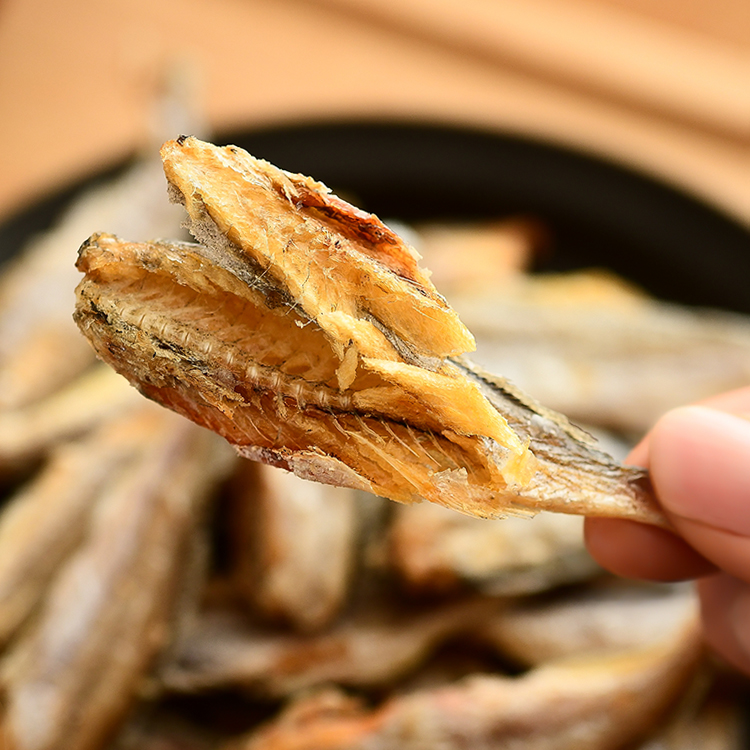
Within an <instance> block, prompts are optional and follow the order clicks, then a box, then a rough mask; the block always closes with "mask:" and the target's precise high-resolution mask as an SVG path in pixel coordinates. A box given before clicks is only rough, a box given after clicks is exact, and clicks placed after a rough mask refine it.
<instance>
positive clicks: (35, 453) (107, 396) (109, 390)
mask: <svg viewBox="0 0 750 750" xmlns="http://www.w3.org/2000/svg"><path fill="white" fill-rule="evenodd" d="M137 403H138V399H137V398H134V397H133V389H132V388H129V387H128V383H127V381H126V380H125V379H124V378H122V377H120V376H118V375H117V374H116V373H113V372H112V370H111V369H110V368H108V367H103V366H101V365H96V366H94V367H92V368H90V369H89V370H88V371H86V372H85V373H84V374H82V375H80V376H79V377H78V378H76V379H75V380H73V381H71V382H70V383H68V384H67V385H66V386H65V387H63V388H61V389H60V390H58V391H56V392H55V393H53V394H51V395H49V396H47V397H46V398H43V399H40V400H39V401H36V402H34V403H31V404H28V405H27V406H25V407H22V408H19V409H14V410H12V411H6V412H0V474H4V473H13V472H14V471H16V470H18V469H22V468H24V467H25V466H27V465H28V464H30V463H33V462H34V461H37V460H39V459H40V458H42V457H43V456H44V455H45V454H46V453H48V452H49V451H50V450H52V449H53V448H54V447H55V446H56V445H57V444H59V443H60V442H61V441H64V440H70V439H73V438H75V437H77V436H78V435H81V434H83V433H85V432H87V431H88V430H91V429H93V428H96V427H97V426H98V425H100V424H102V423H103V422H106V420H107V419H109V418H115V417H116V416H117V415H118V414H120V413H122V412H124V411H126V410H127V409H129V408H131V407H134V406H136V405H137Z"/></svg>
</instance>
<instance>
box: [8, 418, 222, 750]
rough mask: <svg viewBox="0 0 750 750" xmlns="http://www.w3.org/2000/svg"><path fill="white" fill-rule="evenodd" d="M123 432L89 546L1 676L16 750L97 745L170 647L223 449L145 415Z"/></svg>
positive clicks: (181, 425) (78, 749)
mask: <svg viewBox="0 0 750 750" xmlns="http://www.w3.org/2000/svg"><path fill="white" fill-rule="evenodd" d="M144 406H146V405H144ZM129 429H132V430H133V431H134V432H135V433H136V434H137V436H138V437H139V438H140V451H139V453H138V454H137V455H136V456H135V457H134V458H133V460H131V461H130V462H128V463H127V464H125V465H124V466H122V467H121V470H120V471H117V472H114V473H113V474H112V475H111V476H110V480H109V482H108V483H107V486H106V487H105V488H104V489H103V492H102V495H101V497H100V499H99V501H98V503H97V508H96V512H95V515H94V516H93V518H92V522H91V527H90V531H89V534H88V536H87V538H86V539H85V540H84V542H83V543H82V545H81V546H80V547H79V548H78V549H77V551H76V552H75V553H74V554H73V555H72V556H71V557H70V558H69V560H68V561H67V562H66V564H65V565H64V567H63V568H62V569H61V570H60V572H59V574H58V575H57V577H56V578H55V580H54V582H53V583H52V586H51V589H50V592H49V594H48V596H47V597H46V600H45V603H44V607H43V608H42V609H41V611H40V613H39V616H38V618H37V619H36V620H35V622H34V623H33V624H32V626H31V627H30V628H28V629H26V630H25V631H24V635H23V638H21V639H20V640H19V642H18V644H17V645H16V646H15V647H14V649H13V650H12V652H11V653H10V655H9V657H8V659H7V662H6V664H5V667H4V669H3V675H2V677H3V687H4V691H5V700H4V706H5V717H4V718H5V724H6V727H7V731H8V733H9V736H10V737H11V745H12V747H13V748H14V749H15V750H53V748H54V749H57V748H60V747H65V748H68V749H69V750H94V749H95V748H99V747H101V744H102V742H103V741H104V740H105V738H106V737H107V736H108V735H109V734H110V733H111V732H112V731H113V730H114V729H115V728H116V727H117V725H118V723H119V721H120V720H121V719H122V718H123V716H124V714H125V712H126V710H127V709H128V707H129V705H130V703H131V702H132V700H133V697H134V694H135V692H136V690H137V688H138V685H139V681H140V680H141V679H142V678H143V676H144V673H145V672H146V670H147V669H148V668H149V667H150V666H151V664H152V662H153V661H154V658H155V657H156V655H157V654H158V653H159V651H160V650H161V649H163V648H164V646H165V644H166V642H167V641H168V639H169V636H170V632H169V625H170V622H171V618H172V616H173V611H174V607H175V604H176V602H177V601H179V599H180V592H181V589H182V586H183V585H184V581H182V575H183V570H184V568H185V563H186V557H187V556H188V554H189V552H190V549H191V540H192V537H193V533H194V529H195V527H196V525H197V524H198V523H199V520H200V507H201V505H202V503H203V502H204V500H205V498H206V495H207V493H208V491H209V490H210V489H211V487H212V486H213V484H214V482H215V481H216V479H217V472H218V473H220V472H223V471H224V470H225V467H226V462H225V461H223V460H222V459H221V455H222V451H221V450H220V449H221V448H223V444H221V443H218V444H217V442H216V438H215V437H214V436H213V435H211V434H210V433H209V432H207V431H205V430H200V429H198V428H196V427H195V426H194V425H192V424H190V423H189V422H187V421H185V420H181V419H179V418H178V417H175V416H174V415H171V414H169V413H168V412H166V411H164V410H161V409H158V408H156V407H153V406H151V407H150V408H149V409H143V410H142V411H141V412H140V413H139V414H138V417H137V419H136V421H135V422H133V423H131V424H130V426H129Z"/></svg>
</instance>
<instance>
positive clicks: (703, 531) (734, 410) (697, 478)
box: [585, 388, 750, 674]
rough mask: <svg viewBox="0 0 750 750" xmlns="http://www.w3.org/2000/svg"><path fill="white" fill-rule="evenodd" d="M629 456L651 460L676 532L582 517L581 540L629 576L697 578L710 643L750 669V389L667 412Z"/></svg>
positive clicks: (601, 560)
mask: <svg viewBox="0 0 750 750" xmlns="http://www.w3.org/2000/svg"><path fill="white" fill-rule="evenodd" d="M628 463H631V464H636V465H640V466H647V467H648V468H649V470H650V473H651V479H652V482H653V485H654V490H655V492H656V495H657V498H658V499H659V502H660V503H661V504H662V506H663V508H664V510H665V513H666V515H667V517H668V518H669V520H670V521H671V522H672V524H673V525H674V529H675V532H676V533H675V534H672V533H670V532H668V531H665V530H663V529H659V528H655V527H650V526H646V525H644V524H639V523H635V522H632V521H623V520H617V519H606V518H587V519H586V527H585V528H586V544H587V546H588V548H589V551H590V552H591V554H592V555H593V557H594V558H595V559H596V560H597V561H598V562H599V563H600V564H601V565H602V566H603V567H605V568H606V569H608V570H610V571H612V572H613V573H616V574H618V575H622V576H625V577H627V578H640V579H648V580H659V581H675V580H684V579H688V578H699V579H700V580H699V581H698V584H697V588H698V593H699V595H700V600H701V613H702V617H703V624H704V631H705V636H706V640H707V642H708V643H709V645H710V646H711V647H712V648H714V649H715V650H716V651H717V652H718V653H719V654H721V655H722V656H723V657H724V658H725V659H727V660H728V661H729V662H730V663H731V664H733V665H734V666H736V667H737V668H739V669H741V670H742V671H744V672H746V673H748V674H750V388H743V389H741V390H738V391H732V392H730V393H726V394H724V395H722V396H718V397H716V398H713V399H710V400H708V401H705V402H703V403H702V404H701V405H698V406H688V407H682V408H679V409H675V410H673V411H671V412H668V413H667V414H666V415H664V416H663V417H662V418H661V419H660V420H659V421H658V422H657V424H656V425H655V426H654V428H653V430H652V431H651V432H650V433H649V434H648V435H647V437H646V438H645V439H644V440H643V441H642V442H641V443H639V445H638V446H636V448H634V449H633V451H632V452H631V454H630V456H629V457H628Z"/></svg>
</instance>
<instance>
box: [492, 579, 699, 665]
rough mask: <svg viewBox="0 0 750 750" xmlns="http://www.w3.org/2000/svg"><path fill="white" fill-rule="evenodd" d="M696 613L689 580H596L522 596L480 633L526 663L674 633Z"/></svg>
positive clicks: (650, 640) (657, 639)
mask: <svg viewBox="0 0 750 750" xmlns="http://www.w3.org/2000/svg"><path fill="white" fill-rule="evenodd" d="M697 616H698V603H697V599H696V596H695V594H694V592H693V589H692V588H691V587H690V586H687V585H684V584H683V585H666V584H664V585H661V586H657V585H652V586H647V585H635V584H630V585H626V584H624V583H619V584H611V583H610V584H609V585H603V584H599V585H592V586H588V587H582V588H579V589H577V590H575V591H565V592H561V593H557V594H555V595H553V596H549V595H547V596H541V597H532V598H524V599H518V600H516V601H514V602H510V603H508V604H507V605H506V606H505V607H503V608H502V609H501V610H499V611H498V613H497V614H496V615H495V616H494V617H493V618H491V620H489V621H488V622H486V623H485V624H484V625H483V626H482V627H481V628H480V629H479V631H478V635H479V637H480V638H482V639H484V640H486V641H488V642H490V643H492V644H493V645H494V646H495V648H497V649H498V651H500V652H501V653H502V654H504V655H506V656H509V657H511V658H512V659H513V660H514V661H516V662H517V663H520V664H522V665H524V666H537V665H540V664H543V663H544V662H547V661H550V660H552V659H559V658H561V657H563V656H571V655H576V654H585V653H594V652H596V651H601V650H603V649H609V650H612V649H621V650H626V649H634V648H641V647H645V646H649V645H650V644H653V643H659V642H661V641H664V640H667V639H669V638H674V637H675V634H679V633H680V632H681V631H682V630H684V628H685V626H686V623H690V622H694V621H695V620H696V619H697Z"/></svg>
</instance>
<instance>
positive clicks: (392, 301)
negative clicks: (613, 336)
mask: <svg viewBox="0 0 750 750" xmlns="http://www.w3.org/2000/svg"><path fill="white" fill-rule="evenodd" d="M162 158H163V161H164V167H165V172H166V175H167V179H168V181H169V182H170V185H171V190H172V193H173V197H174V198H175V199H176V200H178V201H180V202H183V203H184V205H185V207H186V209H187V211H188V214H189V217H190V229H191V232H192V233H193V235H194V236H195V237H196V238H197V239H198V240H199V241H200V242H201V243H202V244H201V245H191V244H185V243H166V242H149V243H131V242H124V241H122V240H119V239H118V238H116V237H114V236H111V235H105V234H99V235H94V236H93V237H91V238H90V239H89V240H88V241H86V242H85V243H84V245H83V247H82V248H81V251H80V255H79V261H78V268H79V269H80V270H81V271H82V272H83V273H84V274H85V278H84V280H83V281H82V283H81V284H80V285H79V287H78V292H77V295H78V299H77V309H76V314H75V317H76V321H77V322H78V325H79V326H80V328H81V330H82V331H83V332H84V333H85V335H86V336H87V337H88V338H89V340H90V341H91V342H92V343H93V345H94V347H95V349H96V350H97V353H98V354H99V356H100V357H101V358H102V359H104V360H105V361H106V362H108V363H109V364H111V365H112V366H113V367H114V368H115V369H116V370H118V371H119V372H121V373H123V374H124V375H126V376H127V377H128V378H129V379H130V381H131V382H132V383H133V384H134V385H136V386H137V387H138V388H139V389H140V390H141V391H142V392H143V393H144V394H145V395H146V396H148V397H149V398H152V399H154V400H155V401H158V402H160V403H162V404H164V405H165V406H168V407H170V408H172V409H174V410H176V411H178V412H180V413H182V414H184V415H186V416H188V417H189V418H191V419H193V420H194V421H196V422H198V423H200V424H202V425H205V426H207V427H210V428H211V429H213V430H214V431H216V432H218V433H220V434H221V435H223V436H224V437H225V438H227V439H228V440H229V441H230V442H231V443H232V444H234V445H235V446H236V447H237V448H238V450H239V451H240V452H241V453H242V454H243V455H245V456H248V457H250V458H254V459H258V460H261V461H264V462H266V463H272V464H275V465H278V466H282V467H284V468H287V469H290V470H292V471H294V472H295V473H296V474H298V475H300V476H302V477H304V478H309V479H314V480H316V481H320V482H325V483H329V484H339V485H343V486H350V487H354V488H357V489H364V490H367V491H370V492H373V493H375V494H378V495H382V496H385V497H389V498H391V499H394V500H399V501H402V502H406V503H411V502H416V501H420V500H422V499H427V500H431V501H433V502H437V503H440V504H442V505H446V506H448V507H451V508H454V509H456V510H460V511H462V512H464V513H469V514H471V515H476V516H480V517H488V518H496V517H502V516H505V515H513V514H516V515H524V514H531V513H534V512H535V511H537V510H541V509H548V510H555V511H564V512H569V513H579V514H588V515H601V516H621V517H628V518H635V519H639V520H642V521H646V522H650V523H656V524H659V523H664V521H663V517H662V516H661V514H660V512H659V511H658V509H657V508H656V506H655V504H654V501H653V498H652V496H651V494H650V491H649V489H648V482H647V479H646V476H645V473H644V472H643V471H641V470H638V469H632V468H623V467H622V466H620V465H618V464H617V463H616V462H614V461H613V460H612V459H611V458H610V457H609V456H607V455H606V454H603V453H601V452H599V451H597V450H595V449H594V448H593V447H592V444H591V443H592V441H591V440H589V439H588V437H587V436H586V435H585V433H583V432H582V431H581V430H579V429H577V428H575V427H574V426H573V425H571V424H570V423H569V422H568V421H567V419H565V418H564V417H562V416H561V415H558V414H555V413H553V412H551V411H549V410H547V409H545V408H543V407H541V406H540V405H538V404H537V403H536V402H534V401H533V400H531V399H529V398H527V397H526V396H524V395H522V394H521V393H520V392H518V391H517V390H516V389H515V388H513V387H512V386H511V385H510V384H508V383H507V382H506V381H504V380H503V379H501V378H495V377H492V376H490V375H487V374H485V373H483V372H482V371H480V370H479V369H478V368H476V367H474V366H473V365H471V363H469V362H468V361H465V360H463V359H461V355H462V354H463V353H465V352H467V351H469V350H471V349H472V348H473V346H474V340H473V338H472V336H471V334H470V333H469V332H468V330H467V329H466V328H465V327H464V326H463V324H462V323H461V322H460V320H459V319H458V317H457V315H456V313H455V312H454V311H453V310H452V309H451V308H450V307H449V306H448V304H447V303H446V302H445V300H444V299H443V298H442V297H441V296H440V295H439V294H438V293H437V292H436V290H435V288H434V287H433V286H432V284H431V283H430V281H429V279H428V278H427V276H426V274H425V272H423V271H422V270H421V269H420V268H419V266H418V264H417V260H416V257H415V254H414V253H413V251H412V250H411V249H410V248H409V247H408V246H407V245H406V244H405V243H404V242H403V241H402V240H401V239H400V238H399V237H398V236H397V235H396V234H394V233H393V232H392V231H391V230H389V229H388V228H387V227H386V226H385V225H383V224H382V223H381V222H380V221H379V220H378V219H377V218H376V217H375V216H373V215H370V214H366V213H364V212H362V211H360V210H358V209H356V208H354V207H353V206H350V205H349V204H347V203H345V202H343V201H341V200H340V199H338V198H336V197H335V196H333V195H332V194H330V193H329V192H328V191H327V189H326V188H325V187H324V186H323V185H321V184H320V183H317V182H314V181H313V180H311V179H310V178H307V177H303V176H301V175H293V174H289V173H286V172H283V171H281V170H278V169H276V168H275V167H273V166H271V165H270V164H268V163H266V162H263V161H260V160H257V159H254V158H253V157H251V156H250V155H248V154H246V153H245V152H242V151H240V150H239V149H237V148H235V147H231V146H230V147H226V148H217V147H215V146H212V145H210V144H207V143H203V142H201V141H198V140H196V139H195V138H180V139H178V140H176V141H170V142H168V143H167V144H165V146H164V147H163V148H162Z"/></svg>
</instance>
